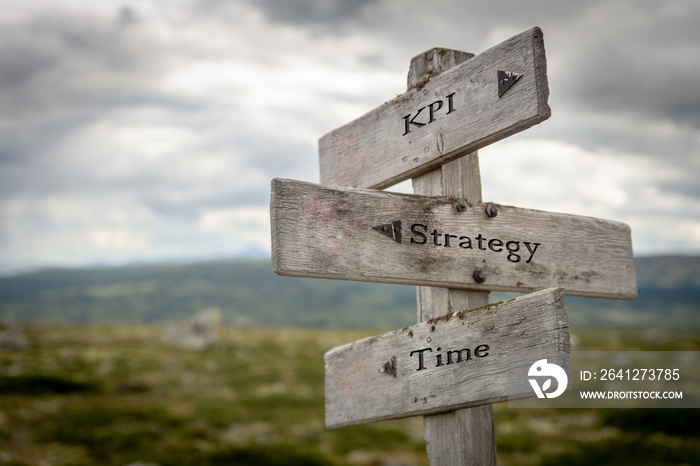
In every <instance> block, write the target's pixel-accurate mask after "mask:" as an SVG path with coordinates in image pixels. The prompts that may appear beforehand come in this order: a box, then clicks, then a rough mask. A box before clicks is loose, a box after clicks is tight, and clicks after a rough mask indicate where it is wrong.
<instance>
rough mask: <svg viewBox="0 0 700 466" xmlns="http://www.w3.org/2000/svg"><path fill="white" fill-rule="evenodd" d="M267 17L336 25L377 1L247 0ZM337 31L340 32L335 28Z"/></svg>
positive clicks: (296, 22)
mask: <svg viewBox="0 0 700 466" xmlns="http://www.w3.org/2000/svg"><path fill="white" fill-rule="evenodd" d="M246 1H247V3H249V4H250V5H253V6H255V7H256V8H260V9H261V11H263V13H264V14H265V16H266V17H267V18H269V19H270V20H271V21H274V22H279V23H287V24H292V25H297V26H321V27H323V28H324V29H328V30H332V29H333V28H334V27H337V26H340V25H344V24H345V23H347V22H350V21H352V20H355V19H357V18H358V17H360V13H361V12H362V9H363V8H365V7H366V6H367V5H371V4H372V3H376V2H377V1H378V0H343V1H337V0H246ZM336 32H337V31H336Z"/></svg>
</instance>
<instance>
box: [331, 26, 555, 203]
mask: <svg viewBox="0 0 700 466" xmlns="http://www.w3.org/2000/svg"><path fill="white" fill-rule="evenodd" d="M438 53H439V52H438ZM444 55H445V54H444V53H443V56H444ZM445 58H447V57H445ZM462 58H465V57H462ZM428 78H430V76H427V77H422V76H419V77H418V79H421V81H420V82H417V83H416V85H415V86H414V87H413V88H412V89H410V90H409V91H408V92H406V93H405V94H403V95H400V96H398V97H396V98H395V99H394V100H391V101H389V102H387V103H386V104H384V105H382V106H381V107H379V108H377V109H375V110H373V111H371V112H369V113H368V114H366V115H365V116H363V117H361V118H358V119H357V120H355V121H353V122H351V123H348V124H347V125H345V126H342V127H341V128H338V129H336V130H335V131H332V132H330V133H329V134H326V135H325V136H323V137H322V138H321V140H320V141H319V158H320V164H321V183H322V184H324V185H335V186H348V187H357V188H378V189H381V188H386V187H389V186H392V185H394V184H396V183H398V182H399V181H403V180H406V179H408V178H411V177H415V176H418V175H420V174H422V173H426V172H428V171H430V170H432V169H434V168H437V167H439V166H440V165H442V164H444V163H446V162H448V161H450V160H454V159H455V158H457V157H461V156H463V155H466V154H468V153H469V152H473V151H475V150H477V149H479V148H481V147H484V146H487V145H488V144H491V143H493V142H496V141H498V140H499V139H503V138H504V137H506V136H510V135H511V134H514V133H517V132H518V131H522V130H524V129H526V128H529V127H530V126H532V125H535V124H537V123H539V122H541V121H543V120H545V119H547V118H549V115H550V110H549V106H548V105H547V97H548V95H549V88H548V85H547V72H546V59H545V54H544V42H543V38H542V31H540V30H539V28H533V29H531V30H529V31H526V32H524V33H522V34H519V35H517V36H515V37H513V38H511V39H509V40H507V41H505V42H503V43H502V44H500V45H497V46H495V47H493V48H491V49H489V50H487V51H485V52H484V53H482V54H480V55H478V56H476V57H474V58H472V59H470V60H467V61H465V62H463V63H461V64H459V65H457V66H455V67H453V68H451V69H449V70H447V71H445V72H443V73H441V74H440V75H438V76H434V75H433V76H432V78H431V79H428Z"/></svg>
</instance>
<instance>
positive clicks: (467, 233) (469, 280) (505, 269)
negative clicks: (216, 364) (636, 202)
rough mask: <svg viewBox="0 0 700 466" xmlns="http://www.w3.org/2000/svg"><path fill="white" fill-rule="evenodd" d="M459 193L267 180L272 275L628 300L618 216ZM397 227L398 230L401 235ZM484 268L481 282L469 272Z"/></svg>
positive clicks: (630, 268)
mask: <svg viewBox="0 0 700 466" xmlns="http://www.w3.org/2000/svg"><path fill="white" fill-rule="evenodd" d="M458 205H459V203H458V201H457V199H454V198H448V197H427V196H417V195H410V194H397V193H389V192H383V191H376V190H364V189H349V188H344V189H340V188H328V187H324V186H321V185H317V184H313V183H306V182H301V181H294V180H283V179H275V180H273V181H272V193H271V201H270V211H271V212H270V214H271V215H270V216H271V222H272V268H273V271H275V272H276V273H278V274H280V275H291V276H300V277H315V278H331V279H342V280H360V281H370V282H383V283H400V284H410V285H428V286H442V287H448V288H463V289H472V290H482V291H515V292H523V293H525V292H532V291H536V290H540V289H544V288H551V287H563V288H565V289H566V292H567V294H570V295H578V296H589V297H597V298H613V299H634V298H635V297H636V294H637V283H636V275H635V270H634V260H633V256H632V242H631V235H630V229H629V227H628V226H627V225H625V224H623V223H619V222H613V221H607V220H600V219H596V218H592V217H583V216H576V215H568V214H560V213H551V212H542V211H536V210H528V209H520V208H517V207H510V206H502V205H497V206H496V208H497V210H498V214H497V216H495V217H488V216H487V215H486V214H485V210H486V208H485V206H486V205H485V204H483V203H475V204H471V205H468V207H467V209H466V211H464V212H460V211H459V210H458V209H457V206H458ZM399 233H400V235H399ZM477 270H479V271H481V272H482V273H483V278H484V281H483V283H480V282H478V281H477V279H476V277H475V271H477Z"/></svg>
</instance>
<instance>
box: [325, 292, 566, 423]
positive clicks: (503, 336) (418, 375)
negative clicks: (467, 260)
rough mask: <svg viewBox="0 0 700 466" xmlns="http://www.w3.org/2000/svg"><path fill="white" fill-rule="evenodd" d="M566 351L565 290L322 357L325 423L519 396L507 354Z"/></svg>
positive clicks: (352, 345) (423, 412) (425, 325)
mask: <svg viewBox="0 0 700 466" xmlns="http://www.w3.org/2000/svg"><path fill="white" fill-rule="evenodd" d="M522 351H538V352H539V353H540V354H552V353H556V352H562V351H563V352H569V351H570V343H569V321H568V318H567V315H566V309H565V308H564V290H563V289H561V288H551V289H548V290H544V291H539V292H537V293H532V294H529V295H525V296H520V297H518V298H514V299H511V300H508V301H504V302H501V303H497V304H492V305H490V306H486V307H483V308H480V309H476V310H473V311H462V312H456V313H454V314H450V315H447V316H444V317H440V318H436V319H432V320H429V321H427V322H422V323H419V324H417V325H414V326H412V327H407V328H404V329H401V330H396V331H393V332H389V333H385V334H384V335H379V336H376V337H372V338H366V339H364V340H359V341H356V342H354V343H350V344H348V345H345V346H340V347H337V348H335V349H333V350H331V351H329V352H328V353H326V356H325V359H326V425H327V426H328V427H343V426H349V425H354V424H363V423H367V422H376V421H383V420H386V419H393V418H398V417H406V416H418V415H426V414H434V413H439V412H444V411H452V410H454V409H457V408H466V407H471V406H479V405H484V404H493V403H498V402H501V401H507V400H508V399H509V398H510V399H515V398H517V397H518V396H519V397H529V396H532V391H531V390H530V389H529V387H527V388H528V390H527V392H522V393H518V394H515V393H509V392H508V370H509V367H508V358H507V356H508V354H512V353H517V352H522Z"/></svg>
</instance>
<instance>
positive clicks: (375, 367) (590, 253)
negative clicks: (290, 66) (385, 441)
mask: <svg viewBox="0 0 700 466" xmlns="http://www.w3.org/2000/svg"><path fill="white" fill-rule="evenodd" d="M472 57H473V58H472ZM548 95H549V89H548V84H547V74H546V59H545V53H544V43H543V37H542V32H541V31H540V30H539V29H538V28H533V29H531V30H529V31H526V32H524V33H522V34H519V35H517V36H515V37H513V38H511V39H509V40H507V41H505V42H503V43H502V44H500V45H497V46H496V47H493V48H492V49H489V50H487V51H486V52H484V53H482V54H481V55H479V56H476V57H474V56H473V55H471V54H468V53H465V52H459V51H454V50H445V49H433V50H430V51H428V52H426V53H424V54H422V55H419V56H418V57H416V58H414V59H413V61H412V62H411V69H410V70H409V84H408V91H407V92H406V94H404V95H402V96H399V97H397V98H396V99H394V100H392V101H390V102H387V103H386V104H384V105H382V106H381V107H379V108H377V109H375V110H373V111H371V112H369V113H368V114H366V115H365V116H363V117H361V118H359V119H357V120H355V121H353V122H351V123H349V124H347V125H345V126H343V127H341V128H338V129H336V130H335V131H332V132H331V133H329V134H327V135H325V136H323V137H322V138H321V140H320V141H319V153H320V165H321V183H322V185H317V184H312V183H305V182H299V181H293V180H281V179H275V180H273V182H272V193H271V202H270V211H271V223H272V225H271V226H272V267H273V270H274V271H275V272H277V273H279V274H282V275H292V276H301V277H317V278H333V279H344V280H362V281H373V282H386V283H401V284H415V285H419V286H418V287H417V298H418V321H419V322H423V323H419V324H418V325H415V326H413V327H409V328H405V329H402V330H397V331H394V332H390V333H387V334H384V335H380V336H377V337H373V338H369V339H365V340H360V341H358V342H355V343H351V344H348V345H345V346H341V347H338V348H335V349H333V350H331V351H329V352H328V353H327V354H326V357H325V358H326V422H327V425H328V426H329V427H342V426H346V425H353V424H360V423H365V422H374V421H378V420H382V419H391V418H397V417H406V416H415V415H424V435H425V441H426V448H427V452H428V457H429V459H430V463H431V465H433V466H435V465H460V464H479V465H481V464H496V441H495V428H494V420H493V409H492V404H493V403H496V402H499V401H504V400H505V399H506V398H507V397H508V396H509V395H511V396H514V397H516V398H518V397H526V396H535V393H534V392H531V393H527V392H526V391H523V393H517V394H509V393H508V383H507V382H506V377H507V372H508V370H507V364H508V362H507V361H508V355H517V354H519V353H520V352H521V351H524V350H525V349H528V350H533V349H534V350H537V352H538V353H539V352H541V353H543V354H545V353H547V352H550V351H558V352H560V353H562V354H564V357H565V359H567V361H564V362H563V364H564V365H565V366H567V368H568V365H570V345H569V326H568V319H567V315H566V310H565V308H564V305H563V295H564V294H572V295H579V296H589V297H603V298H614V299H634V298H635V297H636V294H637V287H636V277H635V271H634V260H633V257H632V247H631V240H630V230H629V227H627V226H626V225H624V224H621V223H618V222H611V221H605V220H599V219H594V218H589V217H581V216H574V215H567V214H556V213H548V212H541V211H533V210H528V209H520V208H516V207H510V206H502V205H497V204H490V203H482V199H481V180H480V174H479V162H478V156H477V154H476V152H474V151H475V150H476V149H478V148H480V147H483V146H485V145H487V144H490V143H492V142H495V141H497V140H499V139H502V138H504V137H506V136H508V135H511V134H514V133H516V132H518V131H521V130H523V129H526V128H528V127H530V126H532V125H534V124H537V123H539V122H541V121H543V120H545V119H547V118H548V117H549V115H550V110H549V106H548V104H547V99H548ZM411 177H413V187H414V192H415V193H416V194H418V195H403V194H396V193H387V192H382V191H377V190H376V189H382V188H385V187H388V186H391V185H393V184H395V183H397V182H399V181H402V180H405V179H408V178H411ZM357 188H371V189H357ZM493 290H502V291H516V292H527V293H530V292H531V294H529V295H526V296H522V297H519V298H516V299H513V300H509V301H505V302H503V303H497V304H491V305H489V304H488V301H489V293H488V292H489V291H493ZM537 290H543V291H537ZM511 360H512V358H511Z"/></svg>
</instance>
